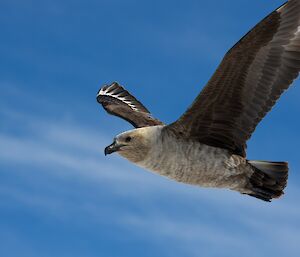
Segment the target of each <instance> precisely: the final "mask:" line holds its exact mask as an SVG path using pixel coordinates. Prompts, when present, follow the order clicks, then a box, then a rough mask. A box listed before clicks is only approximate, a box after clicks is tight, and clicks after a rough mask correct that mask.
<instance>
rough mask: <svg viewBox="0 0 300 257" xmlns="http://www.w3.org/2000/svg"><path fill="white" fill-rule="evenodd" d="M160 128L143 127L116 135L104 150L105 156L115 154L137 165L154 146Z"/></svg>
mask: <svg viewBox="0 0 300 257" xmlns="http://www.w3.org/2000/svg"><path fill="white" fill-rule="evenodd" d="M160 127H162V126H153V127H144V128H138V129H133V130H130V131H126V132H124V133H121V134H119V135H117V136H116V137H115V138H114V141H113V143H112V144H111V145H109V146H107V147H106V148H105V150H104V153H105V155H108V154H111V153H114V152H117V153H118V154H120V155H121V156H123V157H124V158H126V159H128V160H129V161H131V162H134V163H138V162H140V161H142V160H144V159H145V157H146V156H147V154H148V152H149V151H150V150H151V148H152V146H153V145H154V144H155V142H156V140H157V138H158V136H159V134H160Z"/></svg>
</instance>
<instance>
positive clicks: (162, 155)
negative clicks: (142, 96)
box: [97, 0, 300, 201]
mask: <svg viewBox="0 0 300 257" xmlns="http://www.w3.org/2000/svg"><path fill="white" fill-rule="evenodd" d="M299 71H300V0H289V1H287V2H286V3H285V4H283V5H282V6H281V7H279V8H277V9H276V10H275V11H273V12H272V13H271V14H269V15H268V16H267V17H266V18H265V19H263V20H262V21H261V22H259V23H258V24H257V25H256V26H255V27H254V28H253V29H252V30H250V31H249V32H248V33H247V34H246V35H245V36H244V37H242V38H241V40H239V41H238V42H237V43H236V44H235V45H234V46H233V47H232V48H231V49H230V50H229V51H228V52H227V53H226V54H225V56H224V58H223V60H222V62H221V64H220V65H219V67H218V68H217V70H216V72H215V73H214V75H213V76H212V78H211V79H210V80H209V81H208V83H207V85H206V86H205V87H204V89H203V90H202V92H201V93H200V94H199V95H198V96H197V98H196V99H195V101H194V102H193V103H192V105H191V106H190V107H189V108H188V109H187V110H186V111H185V112H184V114H183V115H182V116H181V117H180V118H179V119H177V120H176V121H175V122H173V123H171V124H169V125H165V124H164V123H163V122H161V121H160V120H158V119H156V118H153V117H152V115H151V114H150V112H149V111H148V110H147V108H146V107H145V106H144V105H143V104H142V103H141V102H139V101H138V100H137V99H136V98H135V97H134V96H132V95H131V94H130V93H129V92H128V91H126V90H125V89H124V88H123V87H121V86H120V85H119V84H118V83H116V82H115V83H112V84H111V85H107V86H104V87H103V88H101V89H100V91H99V92H98V94H97V101H98V102H99V103H100V104H102V106H103V107H104V108H105V109H106V110H107V112H108V113H110V114H113V115H116V116H119V117H121V118H123V119H125V120H127V121H128V122H130V123H131V124H132V125H133V126H134V127H135V128H136V129H134V130H132V131H126V132H124V133H122V134H120V135H118V136H117V137H116V138H115V140H114V142H113V144H111V145H110V146H108V147H106V149H105V154H109V153H113V152H118V153H119V154H120V155H121V156H123V157H124V158H126V159H128V160H129V161H131V162H133V163H135V164H137V165H139V166H141V167H143V168H146V169H148V170H152V171H154V172H155V173H158V174H160V175H163V176H166V177H168V178H171V179H174V180H176V181H179V182H183V183H187V184H193V185H199V186H202V187H215V188H228V189H232V190H235V191H238V192H240V193H243V194H248V195H250V196H254V197H256V198H259V199H262V200H264V201H271V199H273V198H278V197H280V196H281V195H282V194H283V190H284V188H285V186H286V184H287V178H288V164H287V163H286V162H269V161H249V160H247V159H246V148H247V145H246V142H247V140H249V139H250V137H251V135H252V133H253V132H254V130H255V128H256V126H257V124H258V123H259V122H260V121H261V120H262V119H263V118H264V116H265V115H266V114H267V113H268V112H269V111H270V110H271V108H272V107H273V106H274V104H275V103H276V101H277V100H278V99H279V97H280V96H281V94H282V93H283V92H284V91H285V90H286V89H288V88H289V86H290V85H291V84H292V82H293V81H294V80H295V79H296V78H297V76H298V75H299Z"/></svg>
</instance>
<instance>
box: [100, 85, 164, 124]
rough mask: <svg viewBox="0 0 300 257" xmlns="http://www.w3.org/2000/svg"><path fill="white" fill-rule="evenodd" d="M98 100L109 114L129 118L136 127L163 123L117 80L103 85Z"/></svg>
mask: <svg viewBox="0 0 300 257" xmlns="http://www.w3.org/2000/svg"><path fill="white" fill-rule="evenodd" d="M97 101H98V103H100V104H101V105H102V106H103V108H104V109H105V110H106V111H107V112H108V113H109V114H112V115H115V116H119V117H120V118H122V119H125V120H127V121H128V122H130V123H131V124H132V125H133V126H134V127H136V128H141V127H149V126H156V125H163V123H162V122H161V121H159V120H157V119H155V118H153V117H152V116H151V114H150V112H149V111H148V110H147V109H146V107H145V106H144V105H142V104H141V103H140V102H139V101H138V100H137V99H136V98H135V97H134V96H132V95H131V94H130V93H129V92H128V91H127V90H125V89H124V88H123V87H121V86H120V85H119V84H118V83H116V82H114V83H112V84H111V85H106V86H104V87H102V88H101V89H100V90H99V92H98V94H97Z"/></svg>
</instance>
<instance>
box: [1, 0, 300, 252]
mask: <svg viewBox="0 0 300 257" xmlns="http://www.w3.org/2000/svg"><path fill="white" fill-rule="evenodd" d="M282 2H283V1H278V0H276V1H275V0H273V1H260V0H252V1H245V0H243V1H240V0H239V1H237V0H234V1H233V0H232V1H228V0H226V1H225V0H219V1H200V0H198V1H196V0H194V1H193V0H184V1H183V0H179V1H171V0H164V1H157V0H152V1H141V0H139V1H138V0H126V1H121V0H98V1H83V0H73V1H69V0H61V1H58V0H51V1H50V0H49V1H48V0H39V1H37V0H31V1H20V0H9V1H8V0H1V2H0V27H1V40H0V60H1V62H0V89H1V94H0V120H1V121H0V146H1V147H0V228H1V229H0V242H1V243H0V244H1V247H0V256H5V257H19V256H24V257H53V256H55V257H69V256H70V257H71V256H72V257H77V256H78V257H79V256H80V257H81V256H82V257H83V256H84V257H94V256H95V257H96V256H97V257H98V256H103V257H119V256H122V257H127V256H128V257H133V256H143V257H156V256H164V257H168V256H172V257H174V256H188V257H196V256H207V257H216V256H230V257H240V256H244V257H263V256H275V257H276V256H283V255H284V256H299V254H300V245H299V241H300V206H299V194H300V189H299V186H300V182H299V180H300V175H299V172H300V165H299V150H298V146H299V144H300V137H299V130H300V121H299V119H298V116H299V109H300V103H299V100H298V99H299V97H300V83H299V81H298V82H296V83H294V85H295V86H293V87H292V88H291V89H290V90H289V91H288V92H287V93H286V94H285V95H284V96H283V97H282V98H281V99H280V101H279V103H278V104H277V105H276V107H275V108H274V109H273V111H272V112H271V113H270V114H269V115H268V116H267V118H266V119H265V120H264V121H263V122H262V123H261V124H260V125H259V126H258V128H257V130H256V132H255V134H254V136H253V137H252V139H251V141H250V142H249V144H248V158H249V159H265V160H274V161H276V160H277V161H282V160H285V161H289V163H290V178H289V185H288V188H287V190H286V195H285V196H284V197H283V198H282V199H280V200H277V201H274V202H272V203H271V204H269V203H264V202H262V201H259V200H256V199H254V198H250V197H246V196H242V195H239V194H238V193H235V192H230V191H226V190H213V189H201V188H197V187H192V186H188V185H183V184H179V183H176V182H173V181H170V180H167V179H165V178H163V177H160V176H157V175H155V174H152V173H149V172H147V171H144V170H142V169H140V168H138V167H134V166H133V165H132V164H130V163H128V162H127V161H126V160H123V159H121V158H120V157H118V156H117V155H115V156H109V157H106V158H105V157H104V155H103V149H104V147H105V146H106V145H108V144H109V143H111V140H112V138H113V137H114V136H115V135H116V134H118V133H120V132H122V131H125V130H127V129H129V128H131V127H130V125H129V124H127V123H126V122H123V121H122V120H119V119H117V118H115V117H112V116H108V115H107V114H106V113H105V112H104V111H103V110H102V108H101V107H100V106H98V104H97V103H96V100H95V98H96V93H97V91H98V89H99V87H100V86H101V85H103V84H105V83H110V82H112V81H118V82H120V83H121V84H122V85H124V86H125V87H126V88H127V89H128V90H129V91H131V92H132V93H133V94H134V95H135V96H136V97H137V98H138V99H140V100H141V101H142V102H143V103H144V104H145V105H146V106H147V107H148V108H149V109H150V110H151V111H152V112H153V114H154V115H155V116H157V117H159V118H160V119H162V120H163V121H165V122H166V123H168V122H172V121H174V120H176V118H177V117H179V115H180V114H181V113H183V112H184V110H185V109H186V108H187V106H188V105H189V104H190V103H191V102H192V100H193V99H194V98H195V97H196V95H197V94H198V92H199V91H200V90H201V88H202V87H203V85H205V83H206V81H207V80H208V79H209V77H210V76H211V74H212V73H213V72H214V70H215V68H216V67H217V65H218V63H219V62H220V60H221V58H222V56H223V55H224V53H225V52H226V50H228V48H230V47H231V46H232V45H233V44H234V43H235V42H236V41H237V40H238V39H239V38H240V37H241V36H242V35H243V34H245V33H246V32H247V31H248V30H249V29H250V28H251V27H252V26H253V25H255V24H256V23H257V22H258V21H259V20H260V19H262V18H263V17H264V16H265V15H267V14H268V13H269V12H270V11H272V10H273V9H275V8H276V7H277V6H279V5H280V4H282Z"/></svg>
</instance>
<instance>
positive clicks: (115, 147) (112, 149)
mask: <svg viewBox="0 0 300 257" xmlns="http://www.w3.org/2000/svg"><path fill="white" fill-rule="evenodd" d="M121 147H122V145H119V144H118V143H117V142H116V141H114V142H113V143H112V144H111V145H109V146H107V147H105V149H104V154H105V155H108V154H112V153H114V152H117V151H119V150H120V148H121Z"/></svg>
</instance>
